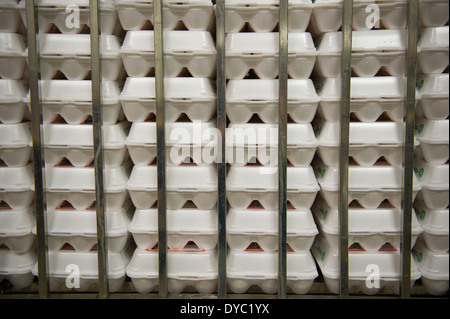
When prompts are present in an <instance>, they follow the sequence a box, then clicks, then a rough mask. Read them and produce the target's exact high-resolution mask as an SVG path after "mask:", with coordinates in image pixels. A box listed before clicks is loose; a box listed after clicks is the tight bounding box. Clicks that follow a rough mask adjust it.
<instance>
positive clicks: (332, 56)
mask: <svg viewBox="0 0 450 319" xmlns="http://www.w3.org/2000/svg"><path fill="white" fill-rule="evenodd" d="M406 40H407V34H406V30H370V31H353V32H352V62H351V63H352V70H353V71H354V72H355V74H357V75H358V76H361V77H372V76H375V75H376V74H377V73H378V71H379V70H380V69H381V68H382V67H384V69H385V70H386V71H387V72H388V74H389V75H392V76H399V75H404V74H405V52H406ZM316 48H317V52H318V56H317V70H318V71H319V74H320V75H321V76H322V77H327V78H335V77H340V76H341V55H342V32H341V31H339V32H327V33H325V34H324V35H323V36H322V37H321V38H320V39H319V40H318V43H317V44H316Z"/></svg>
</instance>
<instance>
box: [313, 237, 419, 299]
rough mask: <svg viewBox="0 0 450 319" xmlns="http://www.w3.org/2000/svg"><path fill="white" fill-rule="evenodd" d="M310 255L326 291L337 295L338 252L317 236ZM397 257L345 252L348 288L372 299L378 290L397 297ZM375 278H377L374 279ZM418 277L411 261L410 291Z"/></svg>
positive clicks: (382, 252)
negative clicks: (385, 289)
mask: <svg viewBox="0 0 450 319" xmlns="http://www.w3.org/2000/svg"><path fill="white" fill-rule="evenodd" d="M311 252H312V254H313V255H314V258H315V259H316V261H317V264H318V265H319V268H320V270H321V273H322V275H323V277H324V280H325V284H326V286H327V288H328V290H329V291H330V292H331V293H333V294H338V293H339V278H340V272H339V268H340V266H339V265H340V258H339V250H337V249H332V248H331V247H330V246H329V245H328V242H327V241H326V240H325V239H324V238H323V237H321V236H318V240H316V241H315V242H314V245H313V247H312V248H311ZM401 257H402V254H401V253H400V252H398V251H395V252H392V251H381V252H380V251H379V252H366V251H349V253H348V259H349V261H348V265H349V281H348V284H349V287H350V288H353V287H357V288H359V289H360V290H361V292H362V293H364V294H366V295H374V294H376V293H377V292H379V291H380V290H381V289H383V288H385V287H390V288H391V289H392V290H393V292H394V293H395V294H398V293H399V290H400V283H401V281H402V274H401V272H400V269H401V268H400V265H401ZM376 275H379V277H378V278H377V279H374V278H375V276H376ZM420 277H421V274H420V272H419V270H418V269H417V266H416V263H415V262H414V261H413V260H411V287H413V286H414V284H415V282H416V281H417V280H418V279H419V278H420ZM374 280H376V282H374ZM376 284H377V285H376Z"/></svg>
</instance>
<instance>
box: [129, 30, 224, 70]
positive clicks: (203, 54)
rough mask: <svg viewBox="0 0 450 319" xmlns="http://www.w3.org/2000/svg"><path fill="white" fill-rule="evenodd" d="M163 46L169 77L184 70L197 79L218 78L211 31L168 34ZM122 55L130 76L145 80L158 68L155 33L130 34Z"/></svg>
mask: <svg viewBox="0 0 450 319" xmlns="http://www.w3.org/2000/svg"><path fill="white" fill-rule="evenodd" d="M163 43H164V62H165V63H164V65H165V69H164V70H165V76H166V77H177V76H178V75H179V74H180V72H182V70H183V68H186V69H187V70H188V71H189V72H190V73H191V74H192V75H193V76H194V77H199V78H209V77H212V76H213V75H214V72H215V68H216V48H215V44H214V41H213V38H212V36H211V34H210V33H209V32H206V31H191V32H184V31H168V32H164V36H163ZM120 55H121V57H122V61H123V65H124V67H125V70H126V71H127V74H128V76H130V77H145V76H146V75H147V74H148V73H149V72H150V71H152V70H153V69H154V68H155V48H154V31H147V30H139V31H129V32H127V34H126V36H125V39H124V42H123V45H122V47H121V49H120Z"/></svg>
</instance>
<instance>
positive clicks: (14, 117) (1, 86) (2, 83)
mask: <svg viewBox="0 0 450 319" xmlns="http://www.w3.org/2000/svg"><path fill="white" fill-rule="evenodd" d="M0 92H1V94H0V122H1V123H3V124H18V123H20V122H22V121H23V120H27V119H29V118H30V112H29V109H28V108H27V106H26V104H25V103H24V102H23V99H24V97H25V96H26V95H27V90H26V88H25V85H24V83H23V82H22V81H19V80H3V79H0Z"/></svg>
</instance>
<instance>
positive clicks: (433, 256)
mask: <svg viewBox="0 0 450 319" xmlns="http://www.w3.org/2000/svg"><path fill="white" fill-rule="evenodd" d="M412 254H413V256H414V260H415V262H416V264H417V267H418V268H419V271H420V272H421V273H422V275H423V276H424V277H426V278H429V279H434V280H449V254H448V252H445V253H442V252H439V253H438V252H433V251H431V250H430V249H428V248H427V246H426V244H425V242H424V241H423V239H422V238H419V239H418V241H417V243H416V245H414V248H413V249H412Z"/></svg>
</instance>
